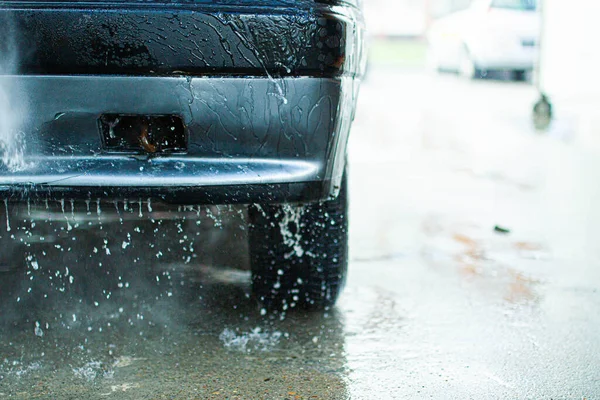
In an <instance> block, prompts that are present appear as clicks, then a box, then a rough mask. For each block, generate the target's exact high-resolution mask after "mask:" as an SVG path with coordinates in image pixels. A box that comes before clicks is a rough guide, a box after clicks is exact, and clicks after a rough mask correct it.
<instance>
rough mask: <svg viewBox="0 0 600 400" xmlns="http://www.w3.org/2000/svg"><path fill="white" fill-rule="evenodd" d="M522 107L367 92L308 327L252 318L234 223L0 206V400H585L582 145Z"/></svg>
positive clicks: (110, 209)
mask: <svg viewBox="0 0 600 400" xmlns="http://www.w3.org/2000/svg"><path fill="white" fill-rule="evenodd" d="M535 100H536V93H535V91H534V89H533V88H532V87H531V86H529V85H527V84H524V83H510V82H497V81H481V82H466V81H463V80H460V79H458V78H456V77H453V76H441V77H432V76H429V75H428V74H426V73H423V72H418V71H397V70H392V69H378V68H374V69H372V70H371V71H370V76H369V79H368V81H367V83H366V84H365V85H364V86H363V91H362V93H361V98H360V105H359V111H358V115H357V120H356V124H355V128H354V130H353V137H352V140H351V145H350V162H351V171H350V174H351V175H350V176H351V180H350V192H351V239H350V240H351V243H350V249H351V263H350V275H349V280H348V283H347V287H346V290H345V292H344V294H343V296H342V298H341V300H340V302H339V304H338V306H337V307H335V308H334V309H333V310H330V311H328V312H326V313H312V314H306V313H302V312H288V313H287V314H277V313H267V312H265V311H264V310H261V308H260V306H259V305H258V304H256V303H255V302H254V300H252V299H251V298H250V291H249V289H250V285H249V273H248V272H247V247H246V235H245V232H246V231H245V224H244V219H245V215H244V212H243V210H240V209H237V208H233V207H221V208H215V207H212V208H203V209H198V208H194V209H181V210H173V212H167V211H168V210H164V209H162V208H161V207H160V205H154V204H147V203H146V202H142V203H138V202H137V201H135V202H128V203H127V205H125V204H124V202H119V203H118V204H117V205H116V206H115V205H112V204H101V206H100V208H101V212H100V213H98V210H97V205H96V204H94V203H92V204H90V205H89V214H88V205H87V204H85V203H79V202H76V203H73V204H72V205H71V203H70V202H69V201H68V200H67V201H66V203H65V204H60V203H57V204H50V205H49V209H46V207H45V204H33V205H31V206H30V207H29V209H28V207H27V205H26V204H22V205H20V206H16V205H12V204H8V208H9V213H8V215H9V218H8V219H7V221H6V226H4V221H2V228H1V229H2V230H3V231H2V235H3V236H5V237H6V236H8V237H9V238H10V237H11V236H12V239H11V240H9V241H8V243H19V242H20V241H21V239H23V241H24V242H25V243H30V244H31V246H30V247H27V248H26V249H23V248H21V247H15V248H14V249H12V248H11V247H10V246H8V245H6V246H5V249H12V250H11V251H14V256H13V257H14V258H15V259H20V258H22V256H23V254H24V255H25V257H24V262H25V270H24V271H20V272H19V271H6V268H4V269H5V270H4V272H2V276H3V280H2V287H1V288H0V296H2V302H3V304H2V306H1V309H0V311H1V313H2V318H1V321H0V324H1V325H0V327H1V331H0V398H3V397H7V398H11V397H13V398H73V399H81V398H98V399H104V398H108V399H110V398H118V399H144V398H147V399H162V398H169V399H171V398H181V399H187V398H199V399H258V398H264V399H296V398H298V399H348V398H350V399H403V398H410V399H412V398H436V399H447V398H460V399H463V398H531V399H540V398H548V399H549V398H554V399H557V398H576V399H580V398H587V399H592V398H596V397H600V356H599V354H600V334H599V333H600V332H599V327H600V292H599V289H600V246H598V245H597V243H598V241H597V236H598V235H597V229H598V226H600V212H598V210H597V207H595V205H596V204H599V203H600V186H598V184H597V182H599V181H600V168H599V164H600V162H599V161H598V160H599V159H600V158H599V157H598V154H599V153H600V146H598V145H597V144H596V141H595V138H594V137H593V134H592V132H593V131H594V127H598V126H600V124H599V125H595V122H597V121H595V120H594V119H593V117H590V114H589V109H585V108H577V107H573V108H571V109H568V110H567V111H565V112H564V113H563V114H561V115H559V119H558V120H557V121H556V123H555V124H554V125H553V127H552V128H551V130H550V131H549V132H546V133H540V132H536V131H535V130H534V129H533V128H532V127H531V117H530V110H531V107H532V104H533V102H534V101H535ZM598 143H600V141H598ZM2 206H3V205H2V204H0V210H1V211H2V219H4V218H5V216H6V209H5V208H4V207H2ZM71 207H73V208H71ZM63 209H64V212H63ZM71 210H73V212H72V211H71ZM140 215H141V216H140ZM47 219H51V220H52V222H51V223H48V222H45V221H46V220H47ZM120 219H122V223H121V221H120ZM32 221H33V222H32ZM496 227H497V228H498V229H495V228H496ZM9 228H10V231H8V229H9ZM507 231H508V232H507ZM41 238H43V240H42V239H41ZM5 251H8V250H5Z"/></svg>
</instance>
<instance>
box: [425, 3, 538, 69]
mask: <svg viewBox="0 0 600 400" xmlns="http://www.w3.org/2000/svg"><path fill="white" fill-rule="evenodd" d="M539 37H540V13H539V12H538V6H537V0H475V1H473V3H472V4H471V6H470V7H469V8H467V9H465V10H462V11H458V12H454V13H452V14H449V15H447V16H444V17H442V18H439V19H437V20H435V21H434V22H433V24H432V25H431V28H430V29H429V32H428V40H429V62H430V65H431V66H432V67H434V68H436V69H437V70H439V71H456V72H459V73H460V74H462V75H463V76H465V77H468V78H478V77H482V76H485V74H486V73H487V72H488V71H510V72H512V73H513V77H514V78H515V79H524V78H525V77H526V76H527V74H528V73H529V72H530V71H532V70H533V68H534V64H535V63H536V61H537V55H538V43H539Z"/></svg>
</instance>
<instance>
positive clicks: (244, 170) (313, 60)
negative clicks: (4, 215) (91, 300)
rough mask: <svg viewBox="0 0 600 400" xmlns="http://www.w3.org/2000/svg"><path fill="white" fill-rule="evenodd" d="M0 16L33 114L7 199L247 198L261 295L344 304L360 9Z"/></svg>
mask: <svg viewBox="0 0 600 400" xmlns="http://www.w3.org/2000/svg"><path fill="white" fill-rule="evenodd" d="M0 19H1V20H2V28H1V29H2V30H3V32H2V33H3V37H4V39H5V40H4V41H3V43H2V44H1V45H0V46H3V49H2V50H3V52H4V54H8V53H11V54H13V53H14V55H15V56H16V57H15V63H14V66H15V68H14V70H11V71H7V70H6V69H7V68H6V67H5V71H3V76H2V77H0V82H2V84H3V85H4V86H5V87H7V86H10V91H9V94H10V96H11V98H12V99H14V101H15V102H19V106H21V108H22V109H23V110H24V115H26V117H25V118H23V119H22V121H20V123H19V129H18V131H20V132H23V133H22V134H21V135H13V136H11V137H4V138H2V139H3V143H2V146H3V152H4V154H3V158H4V163H2V165H1V166H0V191H1V192H2V195H3V197H5V198H9V199H10V200H23V199H24V198H25V197H28V198H31V197H35V198H54V199H61V198H64V199H84V200H88V201H89V200H93V201H96V199H100V200H110V199H115V198H120V199H123V198H129V199H140V201H141V200H143V201H146V200H147V199H158V200H160V201H162V202H168V203H174V204H234V203H238V204H249V205H250V206H249V210H248V213H249V218H250V224H249V226H250V228H249V237H250V239H249V240H250V249H251V250H250V251H251V269H252V284H253V285H252V287H253V291H254V294H255V295H256V296H257V297H258V298H259V299H260V300H261V301H262V302H263V303H265V304H266V305H267V306H272V307H277V308H284V309H285V308H287V307H293V306H303V307H308V308H315V309H322V308H325V307H328V306H330V305H332V304H333V303H334V302H335V301H336V299H337V297H338V295H339V293H340V290H341V289H342V286H343V282H344V280H345V276H346V271H347V264H348V252H347V246H348V244H347V242H348V239H347V238H348V232H347V223H348V221H347V204H348V203H347V173H346V143H347V139H348V133H349V130H350V124H351V121H352V119H353V117H354V109H355V104H356V96H357V92H358V87H359V82H360V78H361V75H362V72H363V69H364V62H363V61H364V57H363V56H364V51H363V19H362V15H361V12H360V9H359V4H358V2H357V0H175V1H167V0H165V1H160V0H148V1H142V0H140V1H133V0H132V1H119V0H112V1H55V0H46V1H38V0H32V1H12V0H4V1H2V2H0ZM12 49H16V52H14V51H12ZM5 136H6V135H5ZM136 201H137V200H136Z"/></svg>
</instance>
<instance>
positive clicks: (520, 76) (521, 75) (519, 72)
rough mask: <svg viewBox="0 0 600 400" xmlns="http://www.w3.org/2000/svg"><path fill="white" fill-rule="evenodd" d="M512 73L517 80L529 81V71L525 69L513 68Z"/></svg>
mask: <svg viewBox="0 0 600 400" xmlns="http://www.w3.org/2000/svg"><path fill="white" fill-rule="evenodd" d="M511 75H512V79H513V80H514V81H516V82H526V81H527V71H525V70H523V69H516V70H513V71H512V73H511Z"/></svg>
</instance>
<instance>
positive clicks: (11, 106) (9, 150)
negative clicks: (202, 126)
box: [0, 16, 31, 172]
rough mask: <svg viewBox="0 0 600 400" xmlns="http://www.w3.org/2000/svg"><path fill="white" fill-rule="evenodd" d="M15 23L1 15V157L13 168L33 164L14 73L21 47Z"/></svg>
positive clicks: (7, 166)
mask: <svg viewBox="0 0 600 400" xmlns="http://www.w3.org/2000/svg"><path fill="white" fill-rule="evenodd" d="M14 36H15V34H14V24H13V23H12V22H11V21H10V20H9V19H8V17H6V16H5V17H3V18H0V159H1V160H2V163H3V164H4V165H5V166H6V168H8V170H9V171H11V172H17V171H22V170H24V169H27V168H30V167H31V164H30V163H27V162H26V161H25V157H24V152H25V134H24V133H23V132H22V131H21V126H22V124H23V117H24V116H25V110H24V107H23V104H22V103H23V102H22V99H21V98H20V96H19V94H18V91H17V90H16V86H15V83H14V79H12V77H13V75H15V74H16V73H17V72H18V71H17V65H18V51H17V47H16V44H15V41H14Z"/></svg>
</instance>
